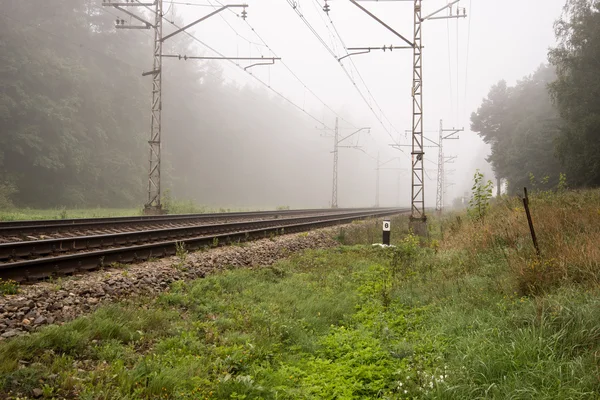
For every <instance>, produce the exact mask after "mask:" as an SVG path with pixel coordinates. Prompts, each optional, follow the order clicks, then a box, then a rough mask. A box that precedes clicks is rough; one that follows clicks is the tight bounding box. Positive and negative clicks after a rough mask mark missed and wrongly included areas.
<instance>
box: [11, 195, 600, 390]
mask: <svg viewBox="0 0 600 400" xmlns="http://www.w3.org/2000/svg"><path fill="white" fill-rule="evenodd" d="M531 207H532V212H533V217H534V223H535V225H536V228H537V231H538V238H539V241H540V246H541V249H542V257H541V258H537V257H536V256H535V252H534V250H533V248H532V245H531V239H530V237H529V232H528V228H527V222H526V219H525V215H524V212H523V209H522V203H520V202H519V200H518V199H506V200H502V201H500V202H498V203H497V204H496V205H495V206H494V207H493V208H492V210H491V211H490V213H489V214H488V215H487V217H486V218H485V219H484V220H482V221H474V220H471V219H469V218H468V217H466V216H461V217H460V218H457V217H456V216H449V217H446V218H445V219H444V220H442V221H437V222H435V221H432V223H431V228H432V230H433V232H432V239H431V240H430V241H428V242H426V243H421V244H419V242H418V240H417V239H416V238H414V237H411V236H407V237H406V236H405V237H402V235H399V234H398V233H399V232H400V231H402V230H404V229H405V225H404V224H405V221H404V222H401V221H399V220H398V221H396V223H395V225H394V226H395V229H396V232H395V233H394V240H395V241H396V244H397V245H398V247H397V248H396V249H378V248H372V247H371V246H368V245H367V246H364V245H363V244H365V243H369V242H371V241H373V240H374V239H375V238H378V237H379V229H380V227H379V225H377V226H375V225H372V224H368V225H367V226H365V227H364V228H362V229H361V230H360V231H355V232H354V233H352V234H351V233H349V232H341V234H340V240H341V241H343V242H344V243H345V244H346V245H344V246H341V247H339V248H337V249H332V250H323V251H309V252H306V253H304V254H300V255H295V256H293V257H292V258H290V259H289V260H286V261H283V262H280V263H278V264H277V265H275V266H273V267H269V268H264V269H260V270H231V271H227V272H224V273H221V274H217V275H213V276H210V277H208V278H206V279H203V280H199V281H196V282H188V283H178V284H175V285H173V287H172V289H171V291H170V292H169V293H167V294H165V295H163V296H161V297H159V298H158V299H155V300H136V301H132V302H129V303H122V304H119V305H113V306H110V307H104V308H102V309H101V310H99V311H97V312H96V313H95V314H93V315H92V316H90V317H85V318H80V319H78V320H76V321H74V322H72V323H69V324H66V325H64V326H61V327H49V328H46V329H45V330H43V331H42V332H40V333H37V334H34V335H31V336H29V337H24V338H18V339H15V340H11V341H9V342H8V343H4V344H0V359H2V360H3V362H2V363H1V365H0V397H2V396H3V395H7V394H9V393H20V394H21V395H23V394H27V393H32V390H33V389H34V388H37V389H41V390H42V391H43V392H44V395H45V396H46V397H48V398H51V397H52V396H56V397H58V398H61V397H63V396H64V397H69V396H71V397H78V398H83V399H127V398H131V399H133V398H176V399H196V398H221V399H229V398H238V399H241V398H246V399H259V398H264V399H302V398H312V399H359V398H360V399H371V398H390V399H397V398H399V399H402V398H436V399H438V398H440V399H445V398H448V399H450V398H453V399H475V398H499V399H500V398H502V399H504V398H523V399H526V398H527V399H544V398H560V399H562V398H572V399H576V398H590V399H592V398H598V393H600V381H599V378H598V376H599V371H598V365H599V359H600V296H599V292H598V280H599V278H600V269H599V268H598V267H599V265H598V264H599V262H600V249H599V248H598V244H599V243H600V191H588V192H581V193H563V194H559V195H547V194H545V195H538V196H533V197H532V199H531Z"/></svg>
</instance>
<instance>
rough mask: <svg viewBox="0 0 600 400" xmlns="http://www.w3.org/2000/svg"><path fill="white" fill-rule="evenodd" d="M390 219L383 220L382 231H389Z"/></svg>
mask: <svg viewBox="0 0 600 400" xmlns="http://www.w3.org/2000/svg"><path fill="white" fill-rule="evenodd" d="M390 229H391V228H390V221H383V231H384V232H389V231H390Z"/></svg>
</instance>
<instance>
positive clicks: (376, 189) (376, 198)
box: [375, 152, 381, 208]
mask: <svg viewBox="0 0 600 400" xmlns="http://www.w3.org/2000/svg"><path fill="white" fill-rule="evenodd" d="M380 167H381V165H380V164H379V152H377V178H376V180H377V183H376V184H375V207H377V208H378V207H379V168H380Z"/></svg>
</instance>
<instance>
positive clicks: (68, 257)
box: [0, 208, 408, 282]
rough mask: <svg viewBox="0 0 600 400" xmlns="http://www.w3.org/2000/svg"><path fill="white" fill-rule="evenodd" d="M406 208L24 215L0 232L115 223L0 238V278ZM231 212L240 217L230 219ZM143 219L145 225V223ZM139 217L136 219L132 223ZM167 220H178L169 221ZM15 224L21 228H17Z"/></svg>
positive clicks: (32, 276)
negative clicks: (34, 218) (67, 217)
mask: <svg viewBox="0 0 600 400" xmlns="http://www.w3.org/2000/svg"><path fill="white" fill-rule="evenodd" d="M406 211H408V210H407V209H400V208H388V209H345V210H340V209H338V210H330V211H327V210H293V211H278V212H260V213H231V214H235V215H233V216H232V215H231V214H228V215H227V216H226V217H224V215H223V214H202V215H195V216H170V217H165V216H161V217H134V218H109V219H101V220H91V221H82V220H73V222H71V221H43V223H38V224H32V223H31V221H29V222H30V223H29V224H27V223H22V225H21V226H19V223H8V224H6V225H5V224H0V236H1V235H2V234H3V229H5V230H6V229H7V228H10V231H11V232H12V234H13V235H14V234H16V233H19V232H20V233H19V235H20V236H23V232H28V233H31V232H32V231H33V230H35V232H37V233H38V234H40V232H46V233H48V232H61V229H67V227H66V226H67V225H69V224H70V226H71V229H75V230H76V231H78V232H81V231H84V230H85V229H95V230H98V229H105V230H106V229H111V228H108V227H112V229H117V228H118V229H120V230H118V229H117V231H115V232H110V233H102V234H84V235H78V236H75V237H68V236H67V237H58V238H50V239H38V240H20V241H13V242H9V243H1V244H0V278H2V279H13V280H16V281H19V282H28V281H36V280H40V279H43V278H47V277H50V276H53V275H68V274H73V273H78V272H82V271H86V270H93V269H98V268H102V267H105V266H110V265H111V264H114V263H130V262H137V261H144V260H147V259H149V258H158V257H164V256H168V255H173V254H175V253H176V249H177V245H178V244H181V243H184V244H185V247H186V249H187V250H192V251H193V250H197V249H201V248H206V247H210V246H215V245H220V244H227V243H232V242H239V241H247V240H253V239H259V238H265V237H269V236H271V235H279V234H284V233H294V232H301V231H307V230H310V229H315V228H322V227H327V226H332V225H338V224H343V223H349V222H352V221H355V220H360V219H365V218H372V217H383V216H389V215H394V214H399V213H402V212H406ZM211 218H212V219H211ZM225 218H227V219H225ZM232 218H239V219H241V220H238V221H233V222H232V221H231V219H232ZM176 221H178V222H176ZM184 221H185V222H184ZM222 221H226V222H222ZM50 222H51V223H50ZM149 222H151V224H150V225H145V224H146V223H149ZM140 223H141V224H142V225H137V224H140ZM90 224H92V225H90ZM94 224H95V225H94ZM173 224H178V225H176V226H173ZM10 225H12V226H10ZM131 226H136V227H137V228H138V229H139V230H133V231H131V230H127V231H123V229H125V228H128V229H130V228H131ZM157 226H158V228H156V227H157ZM84 227H85V228H84ZM90 227H91V228H90ZM149 227H150V228H149ZM17 228H21V229H22V230H21V231H19V230H18V229H17ZM57 228H58V231H57V230H56V229H57ZM71 232H72V230H71ZM42 236H43V235H42Z"/></svg>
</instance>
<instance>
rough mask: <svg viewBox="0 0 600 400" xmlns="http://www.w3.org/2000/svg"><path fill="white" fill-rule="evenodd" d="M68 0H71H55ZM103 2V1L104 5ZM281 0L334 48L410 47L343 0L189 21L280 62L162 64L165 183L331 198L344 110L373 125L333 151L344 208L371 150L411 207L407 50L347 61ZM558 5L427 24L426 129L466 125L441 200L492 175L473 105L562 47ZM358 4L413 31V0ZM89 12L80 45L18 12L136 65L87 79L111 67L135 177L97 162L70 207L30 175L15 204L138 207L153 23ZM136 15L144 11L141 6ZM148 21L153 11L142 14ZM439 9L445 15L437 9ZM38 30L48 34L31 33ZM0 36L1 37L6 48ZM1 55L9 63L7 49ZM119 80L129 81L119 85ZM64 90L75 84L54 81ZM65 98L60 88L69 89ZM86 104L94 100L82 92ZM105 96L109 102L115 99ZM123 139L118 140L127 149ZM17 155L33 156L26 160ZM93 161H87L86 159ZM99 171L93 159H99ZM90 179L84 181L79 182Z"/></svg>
mask: <svg viewBox="0 0 600 400" xmlns="http://www.w3.org/2000/svg"><path fill="white" fill-rule="evenodd" d="M17 3H20V4H17ZM62 3H65V4H67V3H71V2H70V1H67V0H64V1H63V2H62ZM85 3H86V4H92V3H93V2H91V1H86V2H85ZM96 3H97V5H98V6H100V5H101V3H100V1H99V0H98V1H97V2H96ZM175 3H176V4H175ZM290 3H294V4H296V6H297V9H296V10H297V11H298V12H299V13H301V14H302V15H303V17H304V18H305V19H306V21H308V22H309V24H310V26H311V27H312V28H314V30H315V32H316V33H317V35H318V36H320V38H322V39H323V41H324V43H325V45H326V46H327V47H329V48H330V49H332V50H333V52H334V53H335V55H336V56H337V57H341V56H343V55H345V54H346V52H345V50H344V46H346V47H381V46H384V45H386V46H389V45H395V46H401V45H404V44H405V43H403V42H402V41H401V39H400V38H398V37H396V36H394V35H393V34H392V33H391V32H389V31H388V30H386V29H385V28H384V27H383V26H381V25H380V24H378V23H377V22H376V21H375V20H373V19H371V18H370V17H369V16H368V15H367V14H365V13H364V12H363V11H361V10H359V9H358V8H357V7H356V6H354V5H353V4H351V3H350V2H348V1H344V0H330V1H328V4H329V6H330V8H331V11H330V12H329V15H327V14H325V13H324V12H323V10H322V6H323V2H322V1H320V0H318V1H317V0H296V1H295V2H292V1H290V2H288V1H286V0H260V1H257V0H247V4H248V6H249V7H248V8H247V12H248V18H247V20H246V21H244V20H242V18H239V17H238V15H236V13H239V12H240V10H239V9H235V12H229V11H227V10H226V11H223V12H221V13H220V14H218V15H215V16H213V17H211V18H209V19H207V20H205V21H203V22H201V23H200V24H198V25H196V26H194V27H192V28H190V29H189V30H188V31H189V33H190V34H191V35H193V36H194V37H195V38H196V39H199V41H202V42H204V43H205V44H207V45H209V46H211V47H212V48H214V49H216V50H218V51H219V52H220V53H222V54H224V55H226V56H231V57H274V56H275V55H276V56H277V57H281V58H282V60H281V61H275V64H274V65H269V66H255V67H253V68H251V69H248V70H247V71H248V72H249V73H248V72H246V71H244V69H243V67H246V66H248V65H249V64H251V63H253V62H252V61H234V62H229V61H209V62H207V61H200V60H187V61H184V60H177V59H164V60H163V71H164V74H163V84H162V87H163V133H162V137H163V189H167V188H168V189H170V190H171V191H172V193H173V195H174V196H175V197H177V198H190V199H193V200H194V201H196V202H198V203H200V204H207V205H211V206H218V207H245V208H267V207H275V206H279V205H287V206H291V207H327V206H330V202H331V185H332V170H333V154H332V150H333V131H332V129H333V127H334V126H335V120H336V117H337V118H341V119H340V120H339V127H340V130H339V132H340V133H339V134H340V137H344V136H346V135H349V134H351V133H352V132H354V131H356V130H358V129H360V128H363V127H370V133H367V132H365V131H362V132H361V133H359V134H356V135H354V136H352V137H351V138H350V139H348V140H347V141H345V142H344V143H343V144H344V145H347V146H352V147H360V149H358V148H342V149H340V152H339V194H338V204H339V206H340V207H358V206H371V205H374V204H375V198H376V194H375V189H376V158H377V156H378V155H379V159H380V163H382V164H383V163H385V166H382V169H381V171H380V205H382V206H395V205H402V206H407V205H409V204H410V188H411V186H410V165H411V162H410V149H409V148H408V147H403V148H401V149H402V150H398V149H395V148H392V147H391V146H390V144H392V143H399V144H402V145H408V144H410V133H407V131H408V130H410V128H411V121H412V99H411V96H410V91H411V85H412V52H411V51H410V50H394V51H392V52H390V51H386V52H383V51H372V52H371V53H369V54H362V55H356V56H353V57H350V58H346V59H344V60H343V61H342V62H341V65H342V66H343V68H342V66H340V63H339V62H338V61H337V60H336V59H335V58H334V56H333V55H332V54H330V52H329V51H328V49H327V48H326V46H325V45H323V43H321V42H320V40H319V38H317V35H315V34H314V33H313V32H311V30H310V29H309V27H308V26H307V24H306V23H305V22H304V21H303V19H302V18H301V17H300V16H299V15H298V13H297V12H296V11H295V10H294V9H293V7H292V5H291V4H290ZM446 3H447V1H446V0H426V1H423V7H424V11H423V15H427V14H429V13H430V12H433V11H435V10H437V9H439V8H440V7H442V6H443V5H444V4H446ZM564 3H565V1H564V0H528V1H526V2H524V1H522V0H521V1H517V0H505V1H493V0H485V1H484V0H470V1H469V0H463V1H460V3H459V6H460V7H464V8H466V12H467V18H466V19H465V18H461V19H451V20H431V21H426V22H424V25H423V44H424V46H425V48H424V50H423V54H424V55H423V58H424V60H423V65H424V78H423V79H424V82H423V86H424V130H425V134H426V136H427V137H428V138H430V139H431V140H434V141H437V137H438V133H437V132H438V127H439V122H440V120H443V122H444V127H445V128H452V127H456V128H463V127H464V129H465V130H464V132H461V133H460V140H454V141H446V142H445V143H444V147H445V154H446V155H447V156H454V155H455V156H457V160H456V162H455V163H453V164H448V165H447V166H446V170H453V172H451V173H450V174H449V175H448V177H447V181H448V182H449V183H452V184H453V185H452V186H450V187H449V188H448V191H447V193H446V196H445V200H446V201H445V202H446V204H449V203H451V202H452V199H453V198H455V197H457V196H461V195H462V194H463V193H464V192H465V191H467V190H468V189H469V188H470V186H471V184H472V175H473V173H474V172H475V170H476V169H478V168H479V169H481V170H483V171H484V172H485V173H486V175H487V177H489V178H490V179H493V178H494V177H493V173H492V172H491V168H490V166H489V165H488V164H487V162H486V161H485V158H486V157H487V156H488V155H489V148H488V146H487V145H485V144H484V143H483V142H482V141H481V139H480V138H479V137H478V136H477V135H476V134H475V133H473V132H471V131H470V115H471V113H472V112H473V111H475V110H476V109H477V108H478V107H479V105H480V104H481V101H482V99H483V98H484V97H486V96H487V94H488V92H489V90H490V87H491V86H492V85H494V84H496V83H497V82H498V81H500V80H502V79H504V80H506V81H507V83H508V84H509V85H512V84H515V83H516V82H517V81H518V80H520V79H521V78H523V77H524V76H527V75H529V74H531V73H532V72H533V71H534V70H535V69H536V68H537V67H538V66H539V65H540V64H543V63H546V62H547V53H548V49H549V47H551V46H553V45H554V44H555V42H556V40H555V37H554V30H553V23H554V21H555V20H556V19H557V18H558V17H559V16H560V14H561V10H562V7H563V6H564ZM24 4H25V5H24ZM27 4H28V5H27ZM192 4H195V5H192ZM230 4H234V3H230ZM361 4H362V5H363V6H364V7H366V8H368V9H369V10H370V11H371V12H373V13H374V14H376V15H377V16H378V17H380V18H381V19H383V20H384V21H385V22H386V23H388V24H389V25H391V26H392V27H393V28H394V29H395V30H396V31H398V32H399V33H400V34H402V35H404V36H405V37H407V38H408V39H409V40H412V34H413V27H412V25H413V22H412V21H413V10H412V8H413V5H412V2H410V1H397V2H394V1H365V2H361ZM211 5H212V6H215V7H219V5H218V4H217V2H214V1H213V2H212V3H211V1H209V0H202V1H200V0H186V1H180V2H174V3H170V2H168V1H165V3H164V7H165V10H166V11H167V12H166V15H165V18H166V19H168V20H172V21H174V22H175V23H176V24H177V25H179V26H182V25H184V24H187V23H190V22H192V21H194V20H196V19H198V18H200V17H202V16H203V15H206V14H207V13H209V12H211V11H213V7H211ZM27 7H30V8H31V7H34V8H35V2H33V0H21V1H20V2H16V1H12V0H11V1H9V2H8V5H7V8H6V15H7V16H8V17H11V18H13V20H12V21H11V20H8V19H5V20H2V23H3V24H4V23H5V22H6V24H5V30H4V31H3V33H4V36H5V37H9V38H10V35H11V34H13V33H14V31H11V30H10V28H8V27H9V26H11V25H10V24H9V23H12V24H18V22H19V21H20V22H23V21H24V20H25V19H26V15H27V12H29V11H28V9H27ZM65 9H67V10H68V9H69V6H68V5H66V6H65ZM90 9H93V10H94V11H93V12H89V13H88V14H89V15H91V16H93V17H94V18H97V19H99V20H102V26H101V29H100V28H94V29H97V31H94V32H93V33H94V35H92V36H94V38H93V40H92V39H90V41H89V42H88V41H86V42H85V45H83V44H80V43H79V41H82V42H83V40H84V39H78V38H77V37H70V38H69V40H68V41H66V42H65V41H64V40H61V39H60V37H61V36H60V35H63V37H64V35H66V32H65V30H64V29H61V27H60V26H56V24H50V23H49V22H48V24H44V21H45V19H44V18H46V17H45V16H44V15H43V13H42V12H41V11H40V14H42V15H39V16H37V17H36V18H32V19H31V20H29V21H25V22H28V23H30V24H33V25H32V28H31V29H30V30H27V32H26V34H27V35H30V34H31V35H37V37H39V36H40V35H42V36H47V35H46V33H47V32H51V33H52V34H53V35H58V36H57V37H59V39H58V40H56V38H54V40H52V41H51V42H52V43H53V44H52V46H57V48H62V47H63V46H66V47H65V48H67V47H68V49H69V51H68V54H66V55H65V57H75V58H78V55H81V56H80V57H81V58H85V59H88V58H89V59H92V61H81V60H78V62H80V63H82V65H86V66H88V65H91V64H92V63H94V62H95V61H93V59H95V58H98V59H101V58H102V57H103V56H102V55H100V54H97V53H98V52H94V51H91V50H93V49H97V48H98V46H99V45H100V44H101V43H105V44H106V46H110V50H106V49H104V50H101V52H109V54H110V57H112V58H117V59H126V60H129V61H127V62H128V63H129V65H128V66H126V67H123V68H122V69H120V70H119V71H118V73H116V74H113V76H111V74H110V68H112V67H111V65H116V64H114V62H111V63H112V64H111V63H108V62H107V64H106V65H104V68H102V69H100V68H98V70H102V72H95V73H100V74H104V75H103V76H105V79H107V80H108V79H115V80H116V79H118V81H119V82H120V84H114V85H113V87H112V89H110V90H112V91H113V92H114V93H113V95H115V98H116V99H118V101H121V102H122V103H123V106H122V108H121V109H125V108H126V109H127V112H126V113H125V112H124V113H123V114H121V115H118V116H116V114H115V115H111V117H110V118H107V119H104V121H108V120H110V121H111V124H112V123H114V124H116V125H123V124H128V125H127V126H128V128H127V130H126V131H124V132H121V133H119V134H118V136H119V138H120V139H119V140H124V139H123V137H124V136H128V135H132V137H133V136H135V138H134V139H131V144H128V145H127V146H130V147H127V149H129V150H127V154H129V156H128V157H127V159H128V162H127V167H126V170H127V171H128V172H127V176H135V178H131V179H130V180H128V181H127V182H125V181H122V182H121V181H119V183H118V184H115V183H114V182H116V181H117V180H118V179H120V178H119V176H120V175H124V174H125V173H124V172H123V171H124V169H122V168H121V167H116V168H115V170H106V169H105V170H103V171H102V172H94V174H93V175H94V177H95V178H94V179H96V181H95V182H96V183H95V187H96V188H97V189H98V190H99V191H100V192H102V193H111V194H110V195H107V196H104V197H102V199H101V200H100V198H101V196H94V197H91V198H90V197H86V195H81V196H75V197H76V200H73V199H71V198H69V199H67V200H64V201H63V200H60V199H61V197H57V199H58V200H52V201H48V202H45V201H44V199H43V198H42V197H43V196H42V195H41V194H40V190H41V189H40V187H39V185H36V187H35V188H28V187H26V185H24V186H22V187H19V189H18V191H19V193H20V194H15V197H14V202H15V203H16V204H17V205H19V204H21V203H22V204H25V205H43V206H58V205H61V204H59V203H61V202H62V203H69V204H74V205H107V204H111V205H112V204H117V203H118V204H119V205H120V204H125V203H127V204H130V203H134V202H136V201H137V202H138V204H140V203H142V202H143V201H144V200H145V192H144V191H145V185H146V180H145V174H146V169H147V161H146V157H147V149H146V147H145V144H144V141H145V140H147V137H148V136H149V132H148V130H149V125H150V110H149V108H150V80H151V78H150V77H145V78H142V77H141V76H140V75H141V73H142V72H143V71H148V70H150V69H151V62H152V57H151V46H150V40H151V33H152V31H151V30H119V31H118V32H114V28H112V31H111V27H110V22H111V21H113V20H114V16H115V15H119V16H123V17H124V18H125V17H126V15H124V14H122V13H120V12H119V11H118V10H115V9H113V8H111V7H101V6H100V7H97V9H95V8H90ZM135 11H136V12H138V10H135ZM139 13H140V15H144V12H142V10H139ZM50 14H51V15H50V16H49V17H47V18H46V19H47V20H49V19H50V18H51V17H54V18H60V17H63V18H64V20H69V16H68V15H56V14H53V13H52V12H51V13H50ZM145 15H146V17H147V18H149V17H150V16H149V15H148V13H147V12H146V14H145ZM442 15H446V12H443V13H442ZM15 16H16V17H15ZM329 17H330V18H331V21H333V25H332V24H331V22H330V20H329ZM15 18H16V19H15ZM128 20H129V19H128V18H127V21H128ZM38 21H41V22H39V23H38ZM36 24H37V25H36ZM13 26H16V25H13ZM36 26H37V28H36ZM0 29H2V28H0ZM39 29H44V31H42V32H40V31H39ZM173 29H174V28H173V27H172V26H171V24H169V23H165V33H168V32H171V31H173ZM44 32H46V33H44ZM110 32H112V33H110ZM257 34H258V35H257ZM23 35H25V33H23ZM0 38H1V37H0ZM340 38H341V39H342V40H343V43H342V41H341V40H340ZM199 41H198V40H194V39H192V37H190V36H187V35H185V34H183V33H182V34H179V35H177V36H176V37H175V38H173V39H172V40H169V41H167V42H166V43H165V48H164V50H163V53H165V54H180V55H187V56H202V55H204V56H217V55H218V54H216V53H215V52H213V51H212V50H210V49H208V48H207V47H205V46H204V45H203V44H201V43H200V42H199ZM61 42H62V43H61ZM23 43H29V42H23ZM66 43H67V44H66ZM264 43H266V45H267V46H265V44H264ZM78 44H79V45H80V46H79V48H78V46H77V45H78ZM19 45H20V44H19ZM4 46H5V47H7V46H9V45H7V44H6V43H5V44H4ZM15 46H16V44H15ZM26 46H27V45H26ZM38 46H41V45H38ZM94 46H96V47H94ZM9 47H10V46H9ZM36 48H37V46H36ZM107 48H108V47H107ZM9 50H10V48H9ZM26 50H27V48H25V50H23V51H26ZM34 50H35V49H33V50H32V51H34ZM19 51H21V50H19ZM19 54H20V53H19ZM3 62H6V63H8V61H7V60H6V59H4V61H3ZM15 62H16V61H15ZM86 63H87V64H86ZM236 63H238V65H236ZM88 70H90V68H88ZM345 71H347V73H346V72H345ZM347 74H348V75H349V76H348V75H347ZM114 75H117V76H114ZM255 78H258V79H259V80H261V81H262V82H264V83H265V84H266V85H264V84H262V83H260V82H259V81H258V80H257V79H255ZM353 81H354V82H356V87H355V85H354V82H353ZM126 82H127V83H126ZM126 85H127V86H129V85H131V86H132V87H133V86H135V87H134V88H125V86H126ZM267 86H268V87H267ZM78 87H79V89H77V90H84V87H85V84H83V86H78ZM357 88H358V90H357ZM60 90H72V89H64V87H63V88H62V89H60ZM107 90H108V89H107ZM56 93H58V92H56ZM60 93H61V95H62V93H63V92H60ZM46 96H48V94H46ZM90 96H95V97H94V98H96V97H97V95H92V94H90ZM362 96H364V97H365V99H363V98H362ZM49 97H50V98H51V97H52V96H49ZM86 101H91V100H84V101H83V102H84V103H85V102H86ZM111 103H112V104H113V105H114V101H112V102H111ZM130 108H131V109H130ZM300 109H303V110H304V111H302V110H300ZM332 110H333V112H332ZM0 111H1V108H0ZM98 117H99V116H98ZM78 118H81V120H80V124H81V125H84V126H85V125H87V122H86V119H85V118H83V117H81V115H80V113H79V114H78ZM95 124H97V125H98V128H97V129H106V130H107V131H110V128H109V127H107V126H105V127H101V125H102V123H100V122H98V121H96V122H95ZM69 129H75V128H72V127H70V128H69ZM115 129H116V128H115ZM113 131H115V130H114V129H113ZM4 132H8V131H7V130H4V131H3V133H2V136H4V138H5V139H6V138H7V137H8V135H7V134H5V133H4ZM62 132H64V130H63V131H62ZM115 132H116V131H115ZM114 134H115V135H117V133H114ZM39 135H41V133H39ZM106 135H107V137H108V139H107V140H109V141H110V140H112V139H111V138H110V137H111V136H110V135H111V133H110V132H109V133H106ZM134 143H135V144H134ZM3 145H5V146H11V142H10V141H5V142H3ZM84 145H85V144H84V142H83V141H82V140H77V141H74V142H70V144H67V145H65V146H84ZM89 146H93V145H92V144H90V145H89ZM123 146H124V145H123ZM123 146H121V148H125V147H123ZM13 150H14V149H13ZM23 151H24V152H26V150H23ZM95 151H96V148H94V147H91V148H90V149H89V150H88V153H90V154H91V153H94V152H95ZM13 152H14V151H13ZM4 153H6V154H5V155H4V158H3V159H2V160H3V162H4V163H5V164H6V165H12V167H11V169H8V167H6V168H7V171H8V172H6V173H5V174H4V175H2V176H0V178H4V179H5V181H7V182H12V183H13V184H15V185H17V184H16V183H15V182H18V180H19V179H23V178H24V177H26V176H27V172H26V171H25V170H26V168H24V167H23V168H21V164H19V163H22V162H23V161H22V160H23V159H19V160H21V161H16V159H15V161H11V157H10V154H11V150H10V149H8V147H6V148H5V149H4ZM17 153H18V152H16V153H15V154H17ZM88 153H86V154H88ZM24 157H25V158H27V156H26V155H25V156H24ZM94 157H95V156H93V155H87V156H83V155H82V156H81V160H82V161H81V164H82V165H84V164H85V160H88V161H90V160H91V159H93V158H94ZM102 159H103V160H105V159H106V158H105V157H102ZM425 160H426V163H425V166H426V168H427V173H426V179H425V193H426V206H427V207H432V206H433V205H434V204H435V196H436V193H435V192H436V175H437V150H436V149H434V148H427V149H426V154H425ZM28 162H29V163H30V164H31V168H32V169H34V170H35V169H36V168H41V167H40V165H45V164H43V162H44V160H37V161H36V160H30V161H28ZM11 163H12V164H11ZM56 163H57V165H53V166H52V167H51V168H50V169H51V170H53V171H57V170H60V169H61V168H70V167H69V165H66V166H63V167H61V166H59V165H58V161H56ZM78 165H79V164H78ZM97 165H100V161H98V164H97ZM28 168H29V167H28ZM82 168H83V169H85V168H84V167H82ZM123 168H125V167H123ZM36 171H37V170H36ZM36 173H37V172H36ZM59 176H60V175H56V176H55V175H52V178H51V179H58V177H59ZM82 179H84V178H82ZM84 180H86V182H87V178H85V179H84ZM1 182H2V181H1V179H0V183H1ZM50 183H51V184H52V186H59V187H60V186H61V185H65V186H68V187H69V188H71V189H70V190H75V189H73V188H72V186H74V185H75V184H74V183H73V182H72V181H70V182H68V184H67V183H65V182H58V181H52V182H50ZM17 186H18V185H17ZM75 186H76V185H75ZM115 186H117V187H115ZM47 190H50V189H47ZM57 190H66V189H57ZM119 190H129V191H130V192H131V195H130V196H127V197H123V198H119V199H118V200H114V199H115V198H114V197H112V196H113V194H114V193H115V192H118V191H119Z"/></svg>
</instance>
